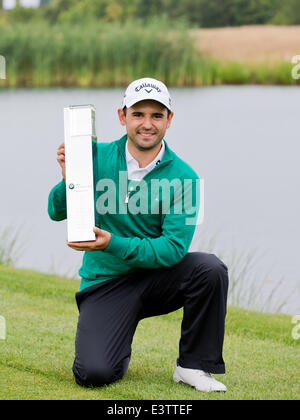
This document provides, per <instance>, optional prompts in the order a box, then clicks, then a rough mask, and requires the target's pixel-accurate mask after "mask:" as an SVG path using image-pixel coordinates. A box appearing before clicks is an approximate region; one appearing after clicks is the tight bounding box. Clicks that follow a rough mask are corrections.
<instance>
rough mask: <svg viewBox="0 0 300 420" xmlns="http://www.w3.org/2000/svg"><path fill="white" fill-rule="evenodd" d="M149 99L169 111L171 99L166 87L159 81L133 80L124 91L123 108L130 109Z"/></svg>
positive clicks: (148, 79) (147, 79)
mask: <svg viewBox="0 0 300 420" xmlns="http://www.w3.org/2000/svg"><path fill="white" fill-rule="evenodd" d="M147 99H151V100H153V101H157V102H160V103H161V104H163V105H164V106H165V107H166V108H168V109H169V110H170V111H172V109H171V97H170V94H169V91H168V88H167V86H166V85H165V84H164V83H162V82H160V81H159V80H155V79H150V78H148V77H147V78H144V79H139V80H135V81H134V82H132V83H131V84H130V85H129V86H128V88H127V89H126V92H125V96H124V99H123V108H124V107H125V106H126V107H127V108H130V107H131V106H132V105H134V104H136V103H137V102H140V101H145V100H147Z"/></svg>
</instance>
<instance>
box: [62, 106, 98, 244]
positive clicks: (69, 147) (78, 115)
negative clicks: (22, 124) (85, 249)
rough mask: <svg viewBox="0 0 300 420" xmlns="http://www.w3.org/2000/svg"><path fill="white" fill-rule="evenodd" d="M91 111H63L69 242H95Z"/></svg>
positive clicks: (73, 108)
mask: <svg viewBox="0 0 300 420" xmlns="http://www.w3.org/2000/svg"><path fill="white" fill-rule="evenodd" d="M95 113H96V110H95V107H94V106H93V105H75V106H69V107H67V108H64V126H65V162H66V197H67V229H68V241H69V242H85V241H94V240H95V239H96V237H95V233H94V232H93V227H94V226H95V204H94V202H95V200H94V171H93V150H96V147H95V146H97V144H96V142H97V139H96V129H95Z"/></svg>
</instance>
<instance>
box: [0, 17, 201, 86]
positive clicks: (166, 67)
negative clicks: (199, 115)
mask: <svg viewBox="0 0 300 420" xmlns="http://www.w3.org/2000/svg"><path fill="white" fill-rule="evenodd" d="M0 52H1V54H2V55H3V56H5V58H6V62H7V85H8V86H20V85H22V86H26V85H30V86H31V85H33V86H52V85H64V86H73V85H77V86H116V85H124V84H127V83H129V82H130V81H132V79H134V78H139V77H143V76H145V75H151V76H152V77H156V78H159V79H162V80H164V81H166V82H167V83H168V84H170V85H189V84H195V82H196V74H197V66H198V65H199V55H198V53H197V52H196V49H195V46H194V43H193V40H192V38H190V36H189V35H188V32H187V31H186V30H185V29H184V28H181V27H178V28H176V29H175V30H174V29H172V30H170V29H169V30H168V29H166V28H164V27H163V26H162V24H161V22H153V23H151V24H149V25H148V26H145V25H142V24H141V23H135V24H129V23H128V24H126V25H124V26H120V25H114V24H103V23H102V24H98V23H95V22H92V23H90V24H89V25H86V26H71V25H68V24H63V25H56V26H47V25H46V26H45V24H43V25H42V24H31V25H30V26H29V25H24V24H23V25H22V24H18V25H14V26H13V27H12V26H8V25H4V26H1V27H0Z"/></svg>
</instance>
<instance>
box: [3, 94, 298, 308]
mask: <svg viewBox="0 0 300 420" xmlns="http://www.w3.org/2000/svg"><path fill="white" fill-rule="evenodd" d="M171 94H172V96H173V102H174V110H175V117H174V119H173V123H172V126H171V128H170V129H169V131H168V133H167V135H166V140H167V141H168V144H169V146H170V147H171V148H172V149H173V150H174V151H175V152H176V153H177V154H178V155H179V156H180V157H182V158H183V159H184V160H185V161H186V162H188V163H189V164H190V165H191V166H192V167H193V168H194V169H195V170H196V172H197V173H198V174H199V175H200V176H201V178H204V180H205V187H206V195H205V199H206V202H205V221H204V224H203V225H201V226H199V227H198V228H197V231H196V234H195V237H194V241H193V244H192V246H191V250H196V249H199V247H200V248H201V249H203V250H205V247H204V246H203V243H202V247H201V245H200V244H201V241H202V238H203V237H205V238H207V237H211V236H214V235H215V234H216V232H219V233H218V235H217V236H216V238H217V247H218V248H220V249H222V250H224V252H225V251H226V252H227V253H228V254H229V255H230V253H231V254H232V253H233V252H242V251H248V250H250V251H253V250H254V251H255V252H257V253H258V254H260V255H262V257H261V258H260V259H259V260H258V261H257V262H256V264H255V270H254V271H255V281H258V282H261V284H264V289H263V290H264V292H262V294H263V295H264V296H265V297H266V296H267V293H268V290H269V291H271V289H272V288H273V287H274V286H276V284H277V283H279V282H280V281H282V285H281V286H277V290H276V294H277V298H278V299H280V298H281V299H283V300H284V301H285V303H286V305H285V307H284V312H286V313H290V314H295V313H299V312H300V305H299V302H300V299H299V291H300V275H299V268H298V253H299V250H300V222H299V214H300V198H299V191H300V177H299V152H300V146H299V135H298V132H299V131H298V121H299V117H298V104H299V88H297V87H254V86H246V87H232V86H226V87H209V88H199V89H194V88H193V89H171ZM122 95H123V89H99V90H95V89H53V90H52V89H51V90H48V89H45V90H35V89H17V90H2V91H0V133H1V148H2V149H1V155H0V172H1V178H0V182H1V184H0V185H1V193H2V195H1V198H2V199H1V207H0V215H1V226H2V227H6V226H12V227H14V228H15V229H16V231H17V232H19V233H20V238H22V246H23V247H24V252H23V254H22V256H21V258H20V259H19V260H18V262H17V264H16V265H17V266H18V267H25V268H32V269H35V270H38V271H43V272H49V273H50V272H55V273H58V274H62V275H65V274H69V275H70V274H71V275H72V274H75V273H76V272H77V270H78V268H79V266H80V263H81V258H82V254H81V253H78V252H76V251H73V250H71V249H69V248H68V247H67V246H66V244H65V241H66V222H65V221H64V222H60V223H57V222H52V221H51V220H50V219H49V218H48V215H47V199H48V194H49V191H50V189H51V188H52V187H53V186H54V185H55V184H56V183H58V182H59V181H60V180H61V172H60V168H59V166H58V164H57V162H56V150H57V147H58V145H59V144H60V143H61V142H62V141H63V112H62V111H63V108H64V107H65V106H68V105H71V104H86V103H93V104H94V105H95V106H96V108H97V133H98V138H99V140H100V141H112V140H116V139H118V138H120V137H121V136H122V135H123V134H124V128H123V127H121V126H120V123H119V120H118V117H117V108H118V107H120V105H121V102H122ZM203 247H204V248H203ZM236 250H237V251H236ZM225 262H227V261H225ZM251 287H252V286H251Z"/></svg>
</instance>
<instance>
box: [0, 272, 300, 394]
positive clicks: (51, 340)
mask: <svg viewBox="0 0 300 420" xmlns="http://www.w3.org/2000/svg"><path fill="white" fill-rule="evenodd" d="M78 286H79V283H78V281H75V280H67V279H64V278H60V277H56V276H51V275H46V274H41V273H37V272H34V271H29V270H19V269H14V268H8V267H5V266H0V315H2V316H4V317H5V319H6V325H7V336H6V340H0V399H1V400H7V399H100V400H101V399H102V400H146V399H148V400H194V399H203V400H204V399H284V400H285V399H299V397H300V383H299V377H300V351H299V350H300V347H299V345H300V340H294V339H293V338H292V335H291V332H292V328H293V324H292V323H291V317H289V316H285V315H269V314H260V313H256V312H249V311H246V310H242V309H238V308H229V310H228V316H227V324H226V325H227V327H226V339H225V348H224V358H225V361H226V362H227V373H226V375H216V378H217V379H220V380H221V381H223V382H224V383H225V385H226V386H227V388H228V391H227V393H226V394H223V393H222V394H204V393H200V392H197V391H195V390H194V389H192V388H190V387H187V386H185V385H180V384H175V383H174V382H173V380H172V375H173V369H174V363H175V359H176V357H177V355H178V341H179V337H180V323H181V317H182V311H181V310H180V311H177V312H174V313H172V314H169V315H165V316H161V317H156V318H151V319H147V320H144V321H142V322H141V323H140V325H139V326H138V329H137V332H136V335H135V339H134V343H133V352H132V359H131V364H130V367H129V370H128V372H127V374H126V376H125V377H124V378H123V379H122V380H121V381H119V382H117V383H115V384H113V385H110V386H108V387H104V388H100V389H83V388H80V387H79V386H77V385H76V383H75V382H74V380H73V376H72V371H71V367H72V363H73V357H74V337H75V331H76V322H77V315H78V313H77V307H76V305H75V300H74V294H75V292H76V291H77V289H78Z"/></svg>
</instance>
